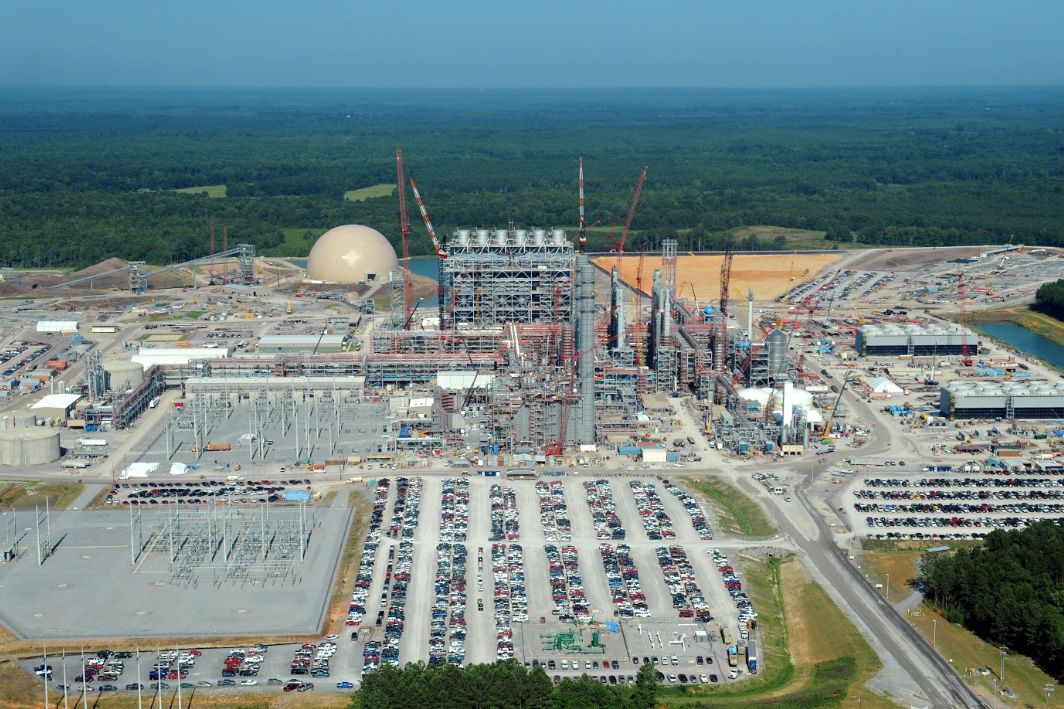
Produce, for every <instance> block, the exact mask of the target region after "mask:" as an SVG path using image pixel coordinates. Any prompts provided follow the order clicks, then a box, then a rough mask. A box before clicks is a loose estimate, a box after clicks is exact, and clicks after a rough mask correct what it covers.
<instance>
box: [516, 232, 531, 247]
mask: <svg viewBox="0 0 1064 709" xmlns="http://www.w3.org/2000/svg"><path fill="white" fill-rule="evenodd" d="M527 241H528V229H518V230H517V231H516V232H514V243H515V244H517V245H518V246H524V245H525V243H526V242H527Z"/></svg>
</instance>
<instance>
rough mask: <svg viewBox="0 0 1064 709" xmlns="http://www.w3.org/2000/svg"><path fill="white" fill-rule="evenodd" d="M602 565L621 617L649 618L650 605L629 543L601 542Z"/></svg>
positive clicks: (617, 612)
mask: <svg viewBox="0 0 1064 709" xmlns="http://www.w3.org/2000/svg"><path fill="white" fill-rule="evenodd" d="M599 553H600V554H601V555H602V567H603V568H604V569H605V571H606V583H607V584H608V585H609V589H610V596H611V597H612V599H613V610H614V612H615V613H616V614H617V615H618V616H619V617H621V618H635V617H639V618H649V617H650V607H649V606H648V605H647V597H646V594H645V593H643V586H642V585H641V584H640V583H639V571H638V570H637V569H636V568H635V562H634V561H633V560H632V550H631V548H630V547H629V546H628V545H627V544H620V545H618V546H617V551H614V550H613V545H612V544H606V543H603V544H600V545H599Z"/></svg>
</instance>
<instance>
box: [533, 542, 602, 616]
mask: <svg viewBox="0 0 1064 709" xmlns="http://www.w3.org/2000/svg"><path fill="white" fill-rule="evenodd" d="M543 550H544V551H545V552H546V553H547V567H548V568H547V572H548V573H549V574H550V590H551V599H552V600H553V601H554V610H552V611H551V614H552V615H556V616H558V619H559V620H560V621H562V622H563V623H576V622H586V621H588V620H590V619H591V606H590V605H589V604H588V601H587V596H586V595H585V594H584V580H583V577H582V576H581V575H580V560H579V557H578V555H577V552H576V547H573V546H563V547H562V548H561V549H560V550H559V549H558V547H556V546H554V545H553V544H546V545H544V546H543Z"/></svg>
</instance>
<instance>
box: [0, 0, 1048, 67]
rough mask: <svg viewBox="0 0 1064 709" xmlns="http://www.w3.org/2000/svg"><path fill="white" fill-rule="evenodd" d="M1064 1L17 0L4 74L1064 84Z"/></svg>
mask: <svg viewBox="0 0 1064 709" xmlns="http://www.w3.org/2000/svg"><path fill="white" fill-rule="evenodd" d="M1061 27H1064V2H1059V1H1056V0H1030V1H1024V0H1013V1H1012V2H1002V1H1000V0H995V1H991V0H765V1H763V2H758V1H757V0H747V1H745V2H741V1H739V0H732V1H729V2H724V1H718V0H641V1H639V2H634V1H631V0H613V1H612V2H607V1H602V0H586V1H581V0H536V1H527V0H526V1H525V2H514V1H512V0H493V1H487V0H449V1H448V0H436V1H433V0H396V1H393V2H388V1H382V0H347V1H341V0H302V1H301V0H283V1H280V0H212V1H210V2H207V1H204V0H180V1H179V2H160V1H157V0H124V1H122V2H119V1H118V0H78V1H76V2H75V1H73V0H46V1H41V0H0V85H3V84H8V85H10V84H18V85H50V84H59V85H122V86H266V87H269V86H279V87H288V86H306V87H330V86H343V87H349V86H355V87H473V88H499V87H562V88H564V87H614V86H646V87H665V86H689V87H703V86H705V87H738V88H777V87H784V88H803V87H854V86H856V87H875V86H950V85H972V86H977V85H1022V84H1060V83H1064V42H1061V41H1060V32H1061Z"/></svg>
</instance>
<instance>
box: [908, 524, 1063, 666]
mask: <svg viewBox="0 0 1064 709" xmlns="http://www.w3.org/2000/svg"><path fill="white" fill-rule="evenodd" d="M920 573H921V576H922V578H923V580H924V582H925V583H926V584H927V593H926V594H925V597H927V598H929V599H930V600H931V601H932V602H933V603H934V604H935V605H936V606H938V607H939V608H941V609H942V612H943V614H944V615H945V617H946V618H947V619H948V620H950V621H951V622H954V623H960V624H962V625H964V626H965V627H967V628H969V629H970V630H972V631H973V632H974V633H976V634H977V635H978V636H979V637H981V638H983V639H984V640H986V641H988V642H991V643H994V644H995V645H1005V646H1007V647H1008V648H1010V649H1011V650H1015V651H1017V652H1019V653H1022V654H1024V655H1027V656H1028V657H1030V658H1031V659H1032V660H1034V661H1035V663H1037V664H1038V665H1039V666H1040V667H1041V668H1042V669H1043V670H1045V671H1046V672H1047V673H1049V674H1050V675H1053V676H1054V677H1057V678H1060V677H1062V676H1064V527H1061V526H1058V525H1057V524H1055V523H1053V522H1050V521H1046V522H1040V523H1038V524H1036V525H1033V526H1031V527H1028V528H1026V529H1024V530H1020V531H1008V532H1006V531H1004V530H1001V529H996V530H994V531H993V532H991V533H990V534H988V535H987V537H986V543H985V545H983V547H981V548H977V549H969V550H965V549H962V550H960V551H958V552H957V553H956V555H953V556H948V555H940V556H932V555H927V556H925V557H924V559H923V562H922V563H921V569H920Z"/></svg>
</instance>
